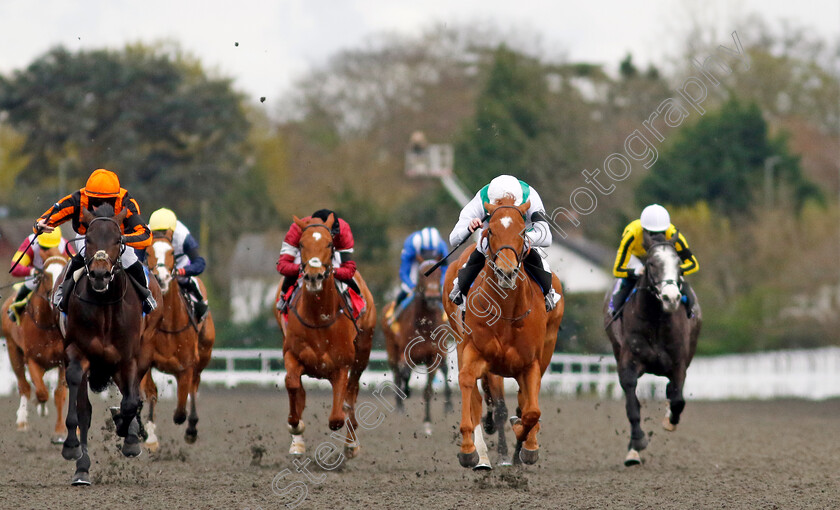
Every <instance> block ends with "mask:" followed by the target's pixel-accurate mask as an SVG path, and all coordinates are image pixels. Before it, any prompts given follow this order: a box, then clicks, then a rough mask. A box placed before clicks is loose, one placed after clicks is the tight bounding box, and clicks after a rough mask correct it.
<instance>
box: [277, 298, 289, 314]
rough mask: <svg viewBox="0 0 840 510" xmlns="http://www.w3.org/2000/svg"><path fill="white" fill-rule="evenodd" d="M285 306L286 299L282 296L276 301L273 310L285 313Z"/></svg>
mask: <svg viewBox="0 0 840 510" xmlns="http://www.w3.org/2000/svg"><path fill="white" fill-rule="evenodd" d="M286 304H287V303H286V298H284V297H283V296H280V298H279V299H278V300H277V305H276V306H275V308H277V309H278V310H280V311H281V312H285V311H286Z"/></svg>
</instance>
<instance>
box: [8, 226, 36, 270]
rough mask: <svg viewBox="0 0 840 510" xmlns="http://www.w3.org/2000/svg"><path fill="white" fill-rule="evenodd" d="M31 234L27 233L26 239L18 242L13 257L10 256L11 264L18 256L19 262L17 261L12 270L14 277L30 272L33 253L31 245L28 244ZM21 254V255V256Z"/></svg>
mask: <svg viewBox="0 0 840 510" xmlns="http://www.w3.org/2000/svg"><path fill="white" fill-rule="evenodd" d="M33 235H34V234H32V235H29V236H28V237H27V238H26V239H24V240H23V242H22V243H20V247H18V249H17V251H16V252H15V255H14V257H12V264H13V265H14V263H15V261H16V260H18V258H20V262H19V263H18V265H17V267H15V268H14V270H13V271H12V276H14V277H16V278H23V277H26V276H29V275H31V274H32V271H33V269H32V267H31V264H32V257H33V255H34V254H35V253H34V251H33V250H32V246H31V245H30V244H29V243H30V241H31V240H32V236H33ZM21 254H23V257H22V258H21Z"/></svg>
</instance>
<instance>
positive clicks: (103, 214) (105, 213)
mask: <svg viewBox="0 0 840 510" xmlns="http://www.w3.org/2000/svg"><path fill="white" fill-rule="evenodd" d="M114 214H116V213H115V211H114V206H112V205H111V204H102V205H100V206H99V207H97V208H96V210H94V211H93V215H94V216H95V217H97V218H113V217H114Z"/></svg>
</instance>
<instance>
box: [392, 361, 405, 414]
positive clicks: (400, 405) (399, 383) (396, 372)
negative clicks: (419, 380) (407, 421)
mask: <svg viewBox="0 0 840 510" xmlns="http://www.w3.org/2000/svg"><path fill="white" fill-rule="evenodd" d="M391 372H393V374H394V386H396V387H397V388H400V389H402V388H403V380H402V375H400V371H399V369H398V368H396V367H394V368H393V369H391ZM406 395H407V393H406ZM394 400H396V404H397V412H400V413H402V412H403V411H404V410H405V405H404V404H403V399H401V398H400V396H399V394H397V395H395V396H394Z"/></svg>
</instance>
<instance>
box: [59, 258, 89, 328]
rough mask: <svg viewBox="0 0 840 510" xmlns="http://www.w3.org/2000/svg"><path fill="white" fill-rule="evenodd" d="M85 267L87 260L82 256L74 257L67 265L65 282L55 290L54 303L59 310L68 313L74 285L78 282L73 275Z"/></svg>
mask: <svg viewBox="0 0 840 510" xmlns="http://www.w3.org/2000/svg"><path fill="white" fill-rule="evenodd" d="M83 267H85V259H84V258H82V256H81V255H78V254H76V255H74V256H73V257H72V258H71V259H70V263H69V264H67V270H66V271H65V272H64V281H63V282H61V285H59V286H58V288H57V289H56V290H55V295H54V296H53V303H54V304H56V305H58V309H59V310H60V311H62V312H64V313H67V303H68V302H69V298H70V293H71V292H72V291H73V285H75V284H76V280H75V279H73V273H75V272H76V271H78V270H79V269H81V268H83Z"/></svg>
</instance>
